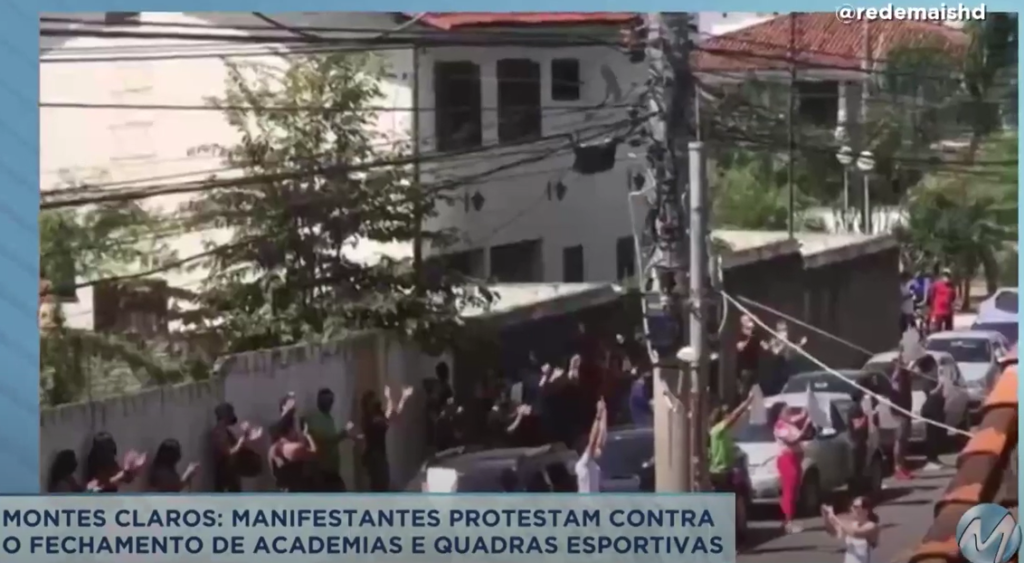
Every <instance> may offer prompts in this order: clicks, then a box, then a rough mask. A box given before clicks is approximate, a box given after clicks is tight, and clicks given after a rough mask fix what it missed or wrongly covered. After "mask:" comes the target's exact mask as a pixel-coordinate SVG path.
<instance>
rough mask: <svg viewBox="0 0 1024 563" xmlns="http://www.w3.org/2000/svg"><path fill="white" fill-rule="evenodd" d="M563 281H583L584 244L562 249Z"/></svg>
mask: <svg viewBox="0 0 1024 563" xmlns="http://www.w3.org/2000/svg"><path fill="white" fill-rule="evenodd" d="M562 281H563V282H566V283H580V282H582V281H583V245H582V244H577V245H576V246H567V247H565V248H563V249H562Z"/></svg>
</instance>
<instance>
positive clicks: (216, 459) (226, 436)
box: [210, 403, 263, 493]
mask: <svg viewBox="0 0 1024 563" xmlns="http://www.w3.org/2000/svg"><path fill="white" fill-rule="evenodd" d="M213 414H214V416H215V417H216V420H217V423H216V425H214V427H213V429H212V430H211V431H210V444H211V446H212V448H213V452H212V453H213V455H212V457H213V490H214V492H218V493H240V492H242V477H243V475H248V476H255V475H256V474H258V473H259V471H260V468H261V467H262V466H261V463H262V462H261V458H260V456H259V455H258V454H257V453H256V452H255V451H253V450H252V448H251V447H250V445H251V444H252V443H253V442H255V441H256V440H259V439H260V437H261V436H263V429H261V428H258V427H253V426H250V425H249V423H247V422H239V420H238V417H237V416H236V415H235V407H234V406H233V405H232V404H231V403H221V404H219V405H217V406H216V407H215V408H214V409H213ZM236 426H237V428H238V429H237V431H236V430H234V428H235V427H236Z"/></svg>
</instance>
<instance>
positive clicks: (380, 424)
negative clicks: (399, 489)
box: [360, 387, 413, 493]
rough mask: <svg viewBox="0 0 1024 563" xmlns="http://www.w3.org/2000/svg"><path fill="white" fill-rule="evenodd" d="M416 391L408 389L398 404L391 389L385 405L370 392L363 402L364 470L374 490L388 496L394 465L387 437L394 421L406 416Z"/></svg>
mask: <svg viewBox="0 0 1024 563" xmlns="http://www.w3.org/2000/svg"><path fill="white" fill-rule="evenodd" d="M412 393H413V388H412V387H405V388H403V389H402V394H401V396H400V397H399V399H398V401H397V402H396V401H395V400H394V399H393V397H392V394H391V388H390V387H385V388H384V402H383V403H382V402H381V400H380V398H379V397H378V396H377V393H375V392H373V391H367V392H366V393H364V394H363V397H362V400H361V401H360V403H361V405H360V406H361V407H362V416H363V424H362V432H363V436H364V440H363V460H362V461H363V469H364V470H365V471H366V476H367V478H368V479H369V481H370V491H372V492H375V493H386V492H388V491H390V490H391V466H390V464H389V463H388V449H387V434H388V429H389V428H390V427H391V422H392V421H393V420H394V419H395V417H397V416H399V415H401V414H402V411H403V410H405V405H406V403H407V402H408V401H409V398H410V397H412Z"/></svg>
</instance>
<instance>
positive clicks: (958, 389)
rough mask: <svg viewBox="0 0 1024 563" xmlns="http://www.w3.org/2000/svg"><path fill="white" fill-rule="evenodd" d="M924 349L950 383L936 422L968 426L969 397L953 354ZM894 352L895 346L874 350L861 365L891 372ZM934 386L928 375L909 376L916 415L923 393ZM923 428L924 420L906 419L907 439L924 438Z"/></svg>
mask: <svg viewBox="0 0 1024 563" xmlns="http://www.w3.org/2000/svg"><path fill="white" fill-rule="evenodd" d="M925 353H926V354H928V355H929V356H931V357H932V358H934V359H935V362H936V363H937V364H938V366H939V377H943V378H945V379H946V380H947V381H949V382H950V383H951V384H952V386H951V387H950V389H949V394H948V396H947V398H946V410H945V419H944V420H941V421H939V422H942V423H944V424H946V425H947V426H951V427H953V428H958V429H961V430H967V429H969V428H970V426H971V421H970V419H971V416H970V411H969V409H968V403H969V398H968V395H967V386H966V384H965V383H964V379H963V376H962V375H961V374H960V368H958V367H957V365H956V360H955V359H953V356H952V355H950V354H949V353H948V352H934V351H925ZM898 356H899V352H898V351H897V350H892V351H889V352H882V353H881V354H875V355H874V356H872V357H871V359H870V360H868V362H867V363H866V364H865V365H864V369H865V370H867V371H881V372H884V373H892V370H893V366H894V365H895V364H896V358H897V357H898ZM934 386H935V381H934V380H932V379H928V378H926V377H923V376H921V375H914V376H913V377H912V379H911V399H912V402H911V409H910V410H911V412H912V413H913V414H914V415H915V416H919V415H920V414H921V407H923V406H924V401H925V398H926V396H927V393H928V391H930V390H931V389H932V388H933V387H934ZM925 428H926V423H925V422H924V421H923V420H921V419H919V418H915V419H913V420H912V421H911V423H910V440H911V441H912V442H921V441H924V438H925Z"/></svg>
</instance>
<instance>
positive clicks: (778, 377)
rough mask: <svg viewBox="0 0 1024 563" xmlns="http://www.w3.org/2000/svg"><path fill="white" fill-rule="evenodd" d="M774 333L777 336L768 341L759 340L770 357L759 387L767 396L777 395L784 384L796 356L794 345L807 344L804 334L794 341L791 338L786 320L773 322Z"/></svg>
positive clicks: (802, 345) (801, 345)
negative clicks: (766, 372) (765, 375)
mask: <svg viewBox="0 0 1024 563" xmlns="http://www.w3.org/2000/svg"><path fill="white" fill-rule="evenodd" d="M775 334H776V335H777V336H773V337H772V339H771V340H769V341H768V342H764V341H762V342H761V347H762V348H763V349H764V350H765V351H766V352H768V356H769V358H770V365H769V375H768V377H766V378H765V380H764V381H762V382H761V389H762V390H763V391H764V393H765V395H767V396H772V395H777V394H778V393H779V392H780V391H782V388H783V387H784V386H785V385H786V380H787V379H789V376H790V374H791V372H792V368H793V364H794V360H796V358H797V352H796V350H795V349H794V345H795V346H797V347H800V348H802V347H804V346H805V345H806V344H807V337H806V336H804V337H802V338H800V339H799V340H796V341H795V340H793V339H792V337H791V336H790V334H789V325H788V324H787V323H786V321H781V320H780V321H779V322H777V323H775Z"/></svg>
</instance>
